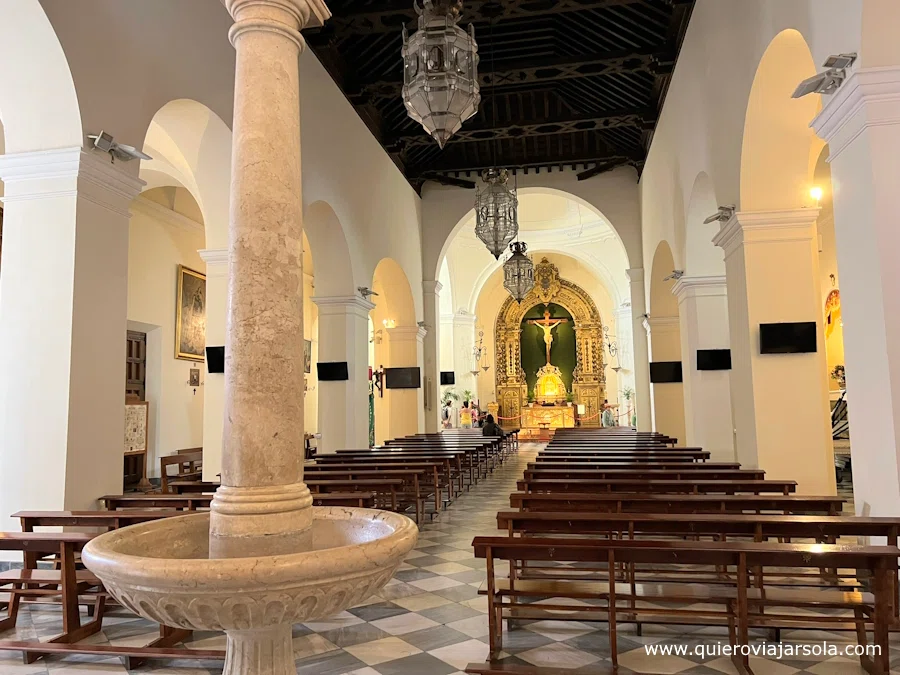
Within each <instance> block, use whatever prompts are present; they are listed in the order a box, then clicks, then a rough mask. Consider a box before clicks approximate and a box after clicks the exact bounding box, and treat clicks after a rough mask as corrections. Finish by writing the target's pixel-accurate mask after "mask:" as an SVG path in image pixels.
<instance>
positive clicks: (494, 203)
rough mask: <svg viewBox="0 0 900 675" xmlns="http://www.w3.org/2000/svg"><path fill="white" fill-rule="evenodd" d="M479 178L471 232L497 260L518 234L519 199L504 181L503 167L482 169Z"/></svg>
mask: <svg viewBox="0 0 900 675" xmlns="http://www.w3.org/2000/svg"><path fill="white" fill-rule="evenodd" d="M481 179H482V180H483V181H484V186H483V187H482V188H481V189H480V190H478V192H477V193H476V194H475V235H476V236H477V237H478V238H479V239H481V241H482V242H483V243H484V245H485V246H487V248H488V251H490V252H491V255H493V256H494V258H495V259H497V260H499V259H500V256H501V255H503V253H504V252H505V251H506V247H507V246H509V243H510V242H511V241H512V240H513V239H515V238H516V235H518V234H519V216H518V208H519V199H518V197H517V196H516V192H515V190H511V189H510V188H509V186H507V184H506V182H507V181H508V180H509V172H508V171H507V170H506V169H485V170H484V172H482V174H481Z"/></svg>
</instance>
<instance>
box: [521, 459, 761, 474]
mask: <svg viewBox="0 0 900 675" xmlns="http://www.w3.org/2000/svg"><path fill="white" fill-rule="evenodd" d="M536 459H537V460H540V457H537V458H536ZM526 466H527V469H564V470H565V471H578V470H590V471H615V470H617V469H623V470H627V471H678V472H680V471H753V469H741V465H740V464H738V463H737V462H682V461H674V462H672V461H660V462H593V461H591V460H584V461H581V462H577V461H576V462H555V461H550V460H547V461H534V462H528V464H527V465H526Z"/></svg>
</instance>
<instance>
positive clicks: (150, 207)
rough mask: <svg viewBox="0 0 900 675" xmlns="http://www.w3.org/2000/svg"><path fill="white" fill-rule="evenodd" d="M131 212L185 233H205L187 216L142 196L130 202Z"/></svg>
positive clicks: (200, 224) (200, 226)
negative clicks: (154, 219)
mask: <svg viewBox="0 0 900 675" xmlns="http://www.w3.org/2000/svg"><path fill="white" fill-rule="evenodd" d="M131 211H132V213H134V212H142V213H143V214H144V215H147V216H150V217H151V218H156V219H157V220H160V221H162V222H164V223H166V224H168V225H171V226H172V227H176V228H178V229H179V230H185V231H186V232H193V233H195V234H196V233H198V232H199V233H201V234H202V233H205V232H206V228H204V227H203V223H198V222H197V221H196V220H194V219H193V218H188V217H187V216H185V215H182V214H180V213H178V212H177V211H173V210H172V209H167V208H166V207H165V206H163V205H162V204H157V203H156V202H154V201H151V200H149V199H147V198H146V197H143V196H139V197H138V198H137V199H135V200H133V201H132V202H131ZM203 250H208V249H203ZM226 262H227V259H226Z"/></svg>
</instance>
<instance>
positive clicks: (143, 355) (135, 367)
mask: <svg viewBox="0 0 900 675" xmlns="http://www.w3.org/2000/svg"><path fill="white" fill-rule="evenodd" d="M146 380H147V334H146V333H138V332H137V331H133V330H130V331H128V335H127V337H126V338H125V398H127V399H131V400H138V401H146V400H147V399H146V398H145V389H146Z"/></svg>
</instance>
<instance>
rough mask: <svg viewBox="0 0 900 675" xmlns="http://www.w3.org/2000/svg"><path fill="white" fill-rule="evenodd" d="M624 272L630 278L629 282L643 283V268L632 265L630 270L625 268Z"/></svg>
mask: <svg viewBox="0 0 900 675" xmlns="http://www.w3.org/2000/svg"><path fill="white" fill-rule="evenodd" d="M625 274H627V275H628V278H629V279H630V280H631V283H633V284H636V283H643V282H644V268H643V267H632V268H631V269H630V270H625Z"/></svg>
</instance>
